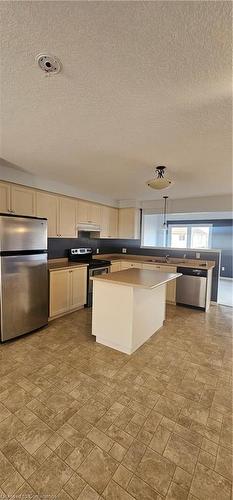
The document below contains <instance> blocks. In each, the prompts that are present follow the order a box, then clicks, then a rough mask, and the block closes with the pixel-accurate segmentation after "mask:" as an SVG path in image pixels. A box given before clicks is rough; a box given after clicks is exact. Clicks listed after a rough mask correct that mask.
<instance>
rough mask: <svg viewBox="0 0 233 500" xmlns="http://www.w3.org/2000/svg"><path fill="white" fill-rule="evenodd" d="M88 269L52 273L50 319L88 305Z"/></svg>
mask: <svg viewBox="0 0 233 500" xmlns="http://www.w3.org/2000/svg"><path fill="white" fill-rule="evenodd" d="M86 297H87V268H86V267H80V268H78V267H77V268H76V267H74V268H72V269H68V268H67V269H60V270H57V271H51V272H50V285H49V317H50V318H55V317H58V316H62V315H63V314H65V313H67V312H70V311H74V310H75V309H78V308H80V307H83V306H84V305H85V304H86Z"/></svg>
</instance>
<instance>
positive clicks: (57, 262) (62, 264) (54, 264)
mask: <svg viewBox="0 0 233 500" xmlns="http://www.w3.org/2000/svg"><path fill="white" fill-rule="evenodd" d="M87 266H88V264H84V263H82V264H78V263H77V262H69V261H68V259H54V260H48V270H49V271H59V270H60V269H70V268H71V267H87Z"/></svg>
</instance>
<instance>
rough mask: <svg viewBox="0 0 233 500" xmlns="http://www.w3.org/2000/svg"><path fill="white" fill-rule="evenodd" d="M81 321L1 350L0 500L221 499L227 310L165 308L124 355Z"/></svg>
mask: <svg viewBox="0 0 233 500" xmlns="http://www.w3.org/2000/svg"><path fill="white" fill-rule="evenodd" d="M90 331H91V311H90V310H82V311H79V312H77V313H73V314H71V315H69V316H66V317H64V318H62V319H59V320H56V321H54V322H52V323H51V324H50V325H49V327H48V328H46V329H44V330H42V331H40V332H37V333H34V334H32V335H28V336H25V337H24V338H20V339H18V340H16V341H12V342H9V343H8V344H4V345H1V346H0V498H1V499H7V498H15V499H16V498H17V499H20V498H21V499H24V500H26V499H29V498H30V499H32V498H33V499H44V500H45V499H46V500H51V499H54V498H56V499H57V500H71V499H79V500H97V499H106V500H118V499H119V500H132V499H136V500H153V499H155V500H156V499H157V500H161V499H165V498H166V499H167V500H186V499H188V500H195V499H198V500H216V499H217V500H228V499H230V497H231V479H232V465H231V452H232V447H231V444H232V420H231V368H232V366H231V354H232V351H231V309H230V308H227V307H222V306H213V307H211V310H210V312H209V313H208V314H204V313H202V312H199V311H195V310H192V309H185V308H175V307H174V306H171V307H170V308H168V315H167V320H166V324H165V326H164V327H163V328H162V329H161V330H160V332H158V333H157V335H154V336H153V337H152V338H151V339H150V340H149V341H148V342H147V343H146V344H144V346H142V347H141V348H140V349H138V351H137V352H135V353H134V354H133V355H131V356H127V355H124V354H121V353H119V352H117V351H114V350H112V349H109V348H106V347H104V346H101V345H98V344H96V343H95V341H94V338H92V337H91V335H90Z"/></svg>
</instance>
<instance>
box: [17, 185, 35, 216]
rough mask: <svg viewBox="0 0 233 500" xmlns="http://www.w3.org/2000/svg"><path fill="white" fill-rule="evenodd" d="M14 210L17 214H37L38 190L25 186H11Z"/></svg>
mask: <svg viewBox="0 0 233 500" xmlns="http://www.w3.org/2000/svg"><path fill="white" fill-rule="evenodd" d="M11 206H12V212H13V213H15V214H17V215H31V216H33V215H36V192H35V190H34V189H30V188H27V187H24V186H18V185H16V184H12V186H11Z"/></svg>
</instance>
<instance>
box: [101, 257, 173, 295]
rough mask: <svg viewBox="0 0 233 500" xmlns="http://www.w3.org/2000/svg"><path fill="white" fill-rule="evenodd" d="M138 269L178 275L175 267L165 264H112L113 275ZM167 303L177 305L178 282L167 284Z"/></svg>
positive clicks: (121, 262) (117, 262)
mask: <svg viewBox="0 0 233 500" xmlns="http://www.w3.org/2000/svg"><path fill="white" fill-rule="evenodd" d="M130 268H137V269H149V270H150V271H161V272H167V273H176V267H175V266H167V265H166V266H165V265H163V264H149V263H148V264H146V263H142V262H133V261H127V260H118V261H116V262H112V264H111V273H112V272H114V271H121V270H124V269H130ZM166 301H167V302H170V303H172V304H175V303H176V280H172V281H170V282H169V283H167V293H166Z"/></svg>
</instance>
